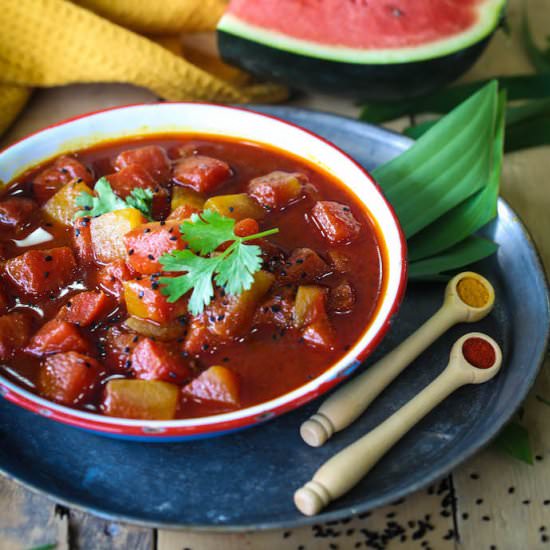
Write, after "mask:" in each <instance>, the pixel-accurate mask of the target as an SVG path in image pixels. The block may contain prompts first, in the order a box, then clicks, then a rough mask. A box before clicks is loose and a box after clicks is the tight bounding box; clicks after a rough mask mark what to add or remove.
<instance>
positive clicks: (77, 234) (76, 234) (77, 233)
mask: <svg viewBox="0 0 550 550" xmlns="http://www.w3.org/2000/svg"><path fill="white" fill-rule="evenodd" d="M74 234H75V237H80V229H78V228H76V229H75V230H74Z"/></svg>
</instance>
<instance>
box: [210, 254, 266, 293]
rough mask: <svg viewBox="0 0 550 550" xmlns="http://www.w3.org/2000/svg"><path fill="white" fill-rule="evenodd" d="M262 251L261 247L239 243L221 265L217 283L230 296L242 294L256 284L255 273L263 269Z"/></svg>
mask: <svg viewBox="0 0 550 550" xmlns="http://www.w3.org/2000/svg"><path fill="white" fill-rule="evenodd" d="M261 254H262V251H261V249H260V247H259V246H256V245H248V246H247V245H245V244H243V243H239V244H238V245H237V246H235V248H234V250H233V251H232V252H231V253H230V254H229V255H228V256H227V257H226V258H225V260H224V261H223V263H221V264H220V266H219V269H218V274H217V275H216V283H217V284H218V285H220V286H223V287H224V288H225V290H226V291H227V292H228V293H229V294H233V295H235V294H240V293H241V292H242V291H243V290H248V289H249V288H250V287H251V286H252V283H253V282H254V277H253V275H254V273H256V271H258V270H259V269H260V268H261V267H262V258H261Z"/></svg>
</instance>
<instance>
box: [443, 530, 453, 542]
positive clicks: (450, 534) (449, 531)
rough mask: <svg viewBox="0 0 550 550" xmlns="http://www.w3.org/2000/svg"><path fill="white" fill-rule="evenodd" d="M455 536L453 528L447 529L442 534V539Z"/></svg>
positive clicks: (449, 538)
mask: <svg viewBox="0 0 550 550" xmlns="http://www.w3.org/2000/svg"><path fill="white" fill-rule="evenodd" d="M454 538H455V532H454V530H453V529H449V530H448V531H447V533H446V534H445V535H443V540H451V539H454Z"/></svg>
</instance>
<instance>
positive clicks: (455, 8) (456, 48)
mask: <svg viewBox="0 0 550 550" xmlns="http://www.w3.org/2000/svg"><path fill="white" fill-rule="evenodd" d="M505 4H506V0H232V1H231V2H230V4H229V7H228V9H227V12H226V13H225V15H224V16H223V17H222V19H221V20H220V22H219V24H218V45H219V49H220V52H221V55H222V57H223V58H224V59H225V60H226V61H228V62H230V63H233V64H235V65H238V66H240V67H242V68H243V69H245V70H248V71H249V72H251V73H253V74H255V75H257V76H260V77H262V78H268V79H272V80H277V81H282V82H284V83H286V84H288V85H289V86H290V87H292V88H297V89H303V90H311V91H317V92H319V91H324V92H328V93H334V94H338V95H344V96H349V97H354V98H358V99H383V100H388V99H401V98H405V97H411V96H415V95H421V94H424V93H428V92H431V91H433V90H434V89H436V88H438V87H440V86H442V85H444V84H447V83H448V82H450V81H452V80H454V79H456V78H458V77H459V76H460V75H461V74H462V73H463V72H465V71H466V70H467V69H468V68H469V67H470V66H471V65H472V64H473V63H474V62H475V61H476V60H477V58H478V57H479V55H480V54H481V52H482V51H483V50H484V48H485V46H486V45H487V43H488V41H489V39H490V37H491V36H492V34H493V32H494V31H495V29H496V28H497V27H498V25H499V24H500V22H501V20H502V18H503V12H504V7H505Z"/></svg>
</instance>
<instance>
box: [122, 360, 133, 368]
mask: <svg viewBox="0 0 550 550" xmlns="http://www.w3.org/2000/svg"><path fill="white" fill-rule="evenodd" d="M124 365H125V367H126V368H127V369H129V368H130V367H131V366H132V361H131V360H130V359H128V360H127V361H126V363H124Z"/></svg>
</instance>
